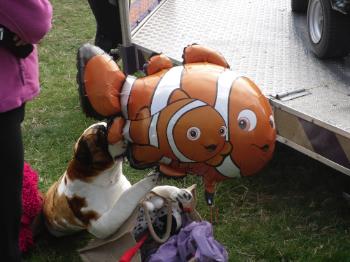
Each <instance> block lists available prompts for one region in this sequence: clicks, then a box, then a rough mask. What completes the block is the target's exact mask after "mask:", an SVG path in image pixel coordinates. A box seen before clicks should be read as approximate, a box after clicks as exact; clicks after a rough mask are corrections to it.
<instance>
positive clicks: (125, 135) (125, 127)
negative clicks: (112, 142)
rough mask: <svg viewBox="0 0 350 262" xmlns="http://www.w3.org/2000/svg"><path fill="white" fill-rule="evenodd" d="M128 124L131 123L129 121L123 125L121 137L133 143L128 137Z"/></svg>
mask: <svg viewBox="0 0 350 262" xmlns="http://www.w3.org/2000/svg"><path fill="white" fill-rule="evenodd" d="M130 123H131V121H130V120H126V122H125V125H124V127H123V137H124V138H125V139H126V140H127V141H129V142H130V143H133V141H132V139H131V136H130Z"/></svg>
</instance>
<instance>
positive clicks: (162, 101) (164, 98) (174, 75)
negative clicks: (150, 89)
mask: <svg viewBox="0 0 350 262" xmlns="http://www.w3.org/2000/svg"><path fill="white" fill-rule="evenodd" d="M182 71H183V66H176V67H173V68H171V69H170V70H169V71H168V72H166V73H165V74H164V75H163V77H162V79H160V81H159V83H158V85H157V87H156V90H155V91H154V94H153V97H152V103H151V115H154V114H156V113H158V112H159V111H161V110H162V109H164V108H165V107H166V106H167V104H168V100H169V97H170V95H171V94H172V92H173V91H174V90H175V89H178V88H180V84H181V79H182Z"/></svg>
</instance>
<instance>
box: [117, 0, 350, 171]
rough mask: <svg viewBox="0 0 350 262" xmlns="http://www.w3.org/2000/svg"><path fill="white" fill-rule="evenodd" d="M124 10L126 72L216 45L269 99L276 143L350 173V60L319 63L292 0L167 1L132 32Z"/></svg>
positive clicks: (124, 8)
mask: <svg viewBox="0 0 350 262" xmlns="http://www.w3.org/2000/svg"><path fill="white" fill-rule="evenodd" d="M136 1H137V0H136ZM138 1H140V0H138ZM119 4H120V5H121V6H122V8H121V9H120V12H121V15H122V16H121V18H122V20H121V22H122V25H123V28H124V32H123V33H124V34H123V37H124V39H123V48H124V49H125V48H126V49H127V50H129V51H128V53H127V52H124V55H123V54H122V57H123V62H124V64H125V65H126V66H125V68H126V71H127V73H132V72H133V71H134V70H136V69H137V68H139V67H140V66H141V63H140V61H137V58H138V57H139V56H138V55H136V54H137V53H138V52H142V54H143V55H145V56H149V55H150V54H151V53H154V52H157V53H164V54H166V55H167V56H169V57H170V58H171V59H172V60H173V61H174V62H175V63H181V62H182V58H181V54H182V50H183V47H185V46H187V45H188V44H192V43H199V44H202V45H207V46H209V47H212V48H214V49H216V50H218V51H219V52H221V53H222V54H223V55H224V56H225V58H226V59H227V60H228V62H229V64H230V65H231V68H232V69H233V70H235V71H237V72H239V73H242V74H243V75H246V76H248V77H249V78H251V79H252V80H253V81H254V82H255V83H257V85H258V86H259V87H260V88H261V89H262V91H263V93H264V94H265V95H266V97H268V99H269V101H270V103H271V105H272V107H273V110H274V115H275V121H276V126H277V133H278V136H277V140H278V141H279V142H281V143H283V144H286V145H288V146H290V147H292V148H294V149H296V150H298V151H300V152H302V153H304V154H306V155H308V156H310V157H312V158H314V159H317V160H319V161H321V162H323V163H325V164H326V165H328V166H330V167H332V168H334V169H336V170H338V171H340V172H342V173H344V174H347V175H350V57H349V56H348V57H345V58H342V59H338V60H320V59H318V58H317V57H316V56H315V55H314V54H313V53H312V52H311V46H310V43H309V40H308V32H307V26H306V24H307V21H306V15H305V14H295V13H292V10H291V3H290V0H273V1H271V0H235V1H232V0H215V1H213V0H162V1H159V2H158V3H157V5H156V6H155V8H154V9H152V10H151V9H150V10H148V11H147V15H146V16H145V15H143V17H144V19H143V20H142V21H141V20H138V21H137V23H134V26H133V28H132V30H131V29H130V22H129V20H128V19H124V21H123V17H124V18H127V14H128V12H129V8H128V3H127V1H124V0H119ZM131 9H132V6H131ZM130 50H131V53H132V55H131V56H130ZM122 53H123V52H122ZM135 53H136V54H135Z"/></svg>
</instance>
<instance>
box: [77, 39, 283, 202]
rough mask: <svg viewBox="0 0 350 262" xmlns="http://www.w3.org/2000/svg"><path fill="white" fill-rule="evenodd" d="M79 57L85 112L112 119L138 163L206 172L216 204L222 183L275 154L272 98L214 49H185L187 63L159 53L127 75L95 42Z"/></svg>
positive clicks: (113, 131) (181, 172)
mask: <svg viewBox="0 0 350 262" xmlns="http://www.w3.org/2000/svg"><path fill="white" fill-rule="evenodd" d="M78 59H79V61H78V78H77V79H78V84H79V92H80V97H81V104H82V107H83V110H84V112H85V113H86V115H88V116H92V117H94V118H97V119H101V118H114V120H113V124H112V125H111V127H110V129H109V134H108V139H109V143H110V144H114V143H116V142H118V141H120V140H121V139H125V140H127V142H128V150H127V151H128V154H127V157H128V159H129V161H130V164H131V166H132V167H134V168H138V169H144V168H149V167H152V166H158V167H159V170H160V171H161V172H162V173H164V174H165V175H167V176H178V177H181V176H185V175H186V174H195V175H200V176H202V177H203V181H204V185H205V191H206V200H207V203H208V204H209V205H210V204H212V203H213V196H214V193H215V185H216V183H217V182H219V181H222V180H224V179H227V178H233V177H240V176H250V175H253V174H255V173H257V172H258V171H259V170H260V169H262V167H264V165H265V164H266V163H267V162H268V161H269V160H270V159H271V157H272V154H273V151H274V147H275V139H276V130H275V123H274V118H273V115H272V110H271V107H270V105H269V103H268V101H267V99H266V97H265V96H264V95H263V94H262V93H261V91H260V90H259V88H258V87H257V86H256V85H255V84H254V83H253V82H252V81H251V80H249V79H248V78H247V77H244V76H240V75H238V74H237V73H235V72H233V71H231V70H230V69H229V65H228V64H227V62H226V60H225V58H224V57H222V56H221V54H219V53H217V52H215V51H213V50H212V49H209V48H207V47H203V46H200V45H191V46H188V47H186V48H185V49H184V53H183V59H184V61H183V65H181V66H173V64H172V62H171V60H170V59H169V58H168V57H166V56H164V55H162V54H160V55H156V56H153V57H151V58H150V60H149V61H148V63H147V66H146V67H145V70H146V73H147V76H145V77H142V78H135V77H134V76H131V75H129V76H125V75H124V74H123V72H122V71H120V69H119V68H118V66H117V64H116V63H115V62H114V61H113V60H112V58H111V57H109V56H108V55H107V54H105V53H104V52H103V51H102V50H101V49H99V48H98V47H96V46H92V45H89V44H85V45H83V46H82V47H81V48H80V49H79V51H78ZM116 116H117V117H116Z"/></svg>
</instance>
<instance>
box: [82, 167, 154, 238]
mask: <svg viewBox="0 0 350 262" xmlns="http://www.w3.org/2000/svg"><path fill="white" fill-rule="evenodd" d="M157 179H158V174H156V173H152V174H150V175H148V176H147V177H146V178H144V179H142V180H140V181H139V182H137V183H136V184H134V185H132V186H131V187H130V188H129V189H127V190H126V191H125V192H124V193H123V194H122V195H121V196H120V198H119V199H118V200H117V201H116V203H115V204H114V206H113V207H112V208H111V209H110V210H109V211H108V212H106V213H104V214H103V215H102V216H101V217H99V218H98V219H97V220H93V221H91V223H90V225H89V227H88V231H89V232H90V233H91V234H93V235H94V236H96V237H97V238H106V237H108V236H109V235H111V234H113V233H115V232H116V231H117V230H118V229H119V227H120V226H121V225H123V223H124V222H125V221H126V220H127V218H128V217H129V216H130V215H131V214H132V212H133V211H134V209H135V208H136V207H137V205H138V204H139V202H140V201H141V200H142V199H143V198H144V197H145V196H146V195H147V194H148V193H149V192H150V191H151V190H152V188H153V187H155V185H156V183H157Z"/></svg>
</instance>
